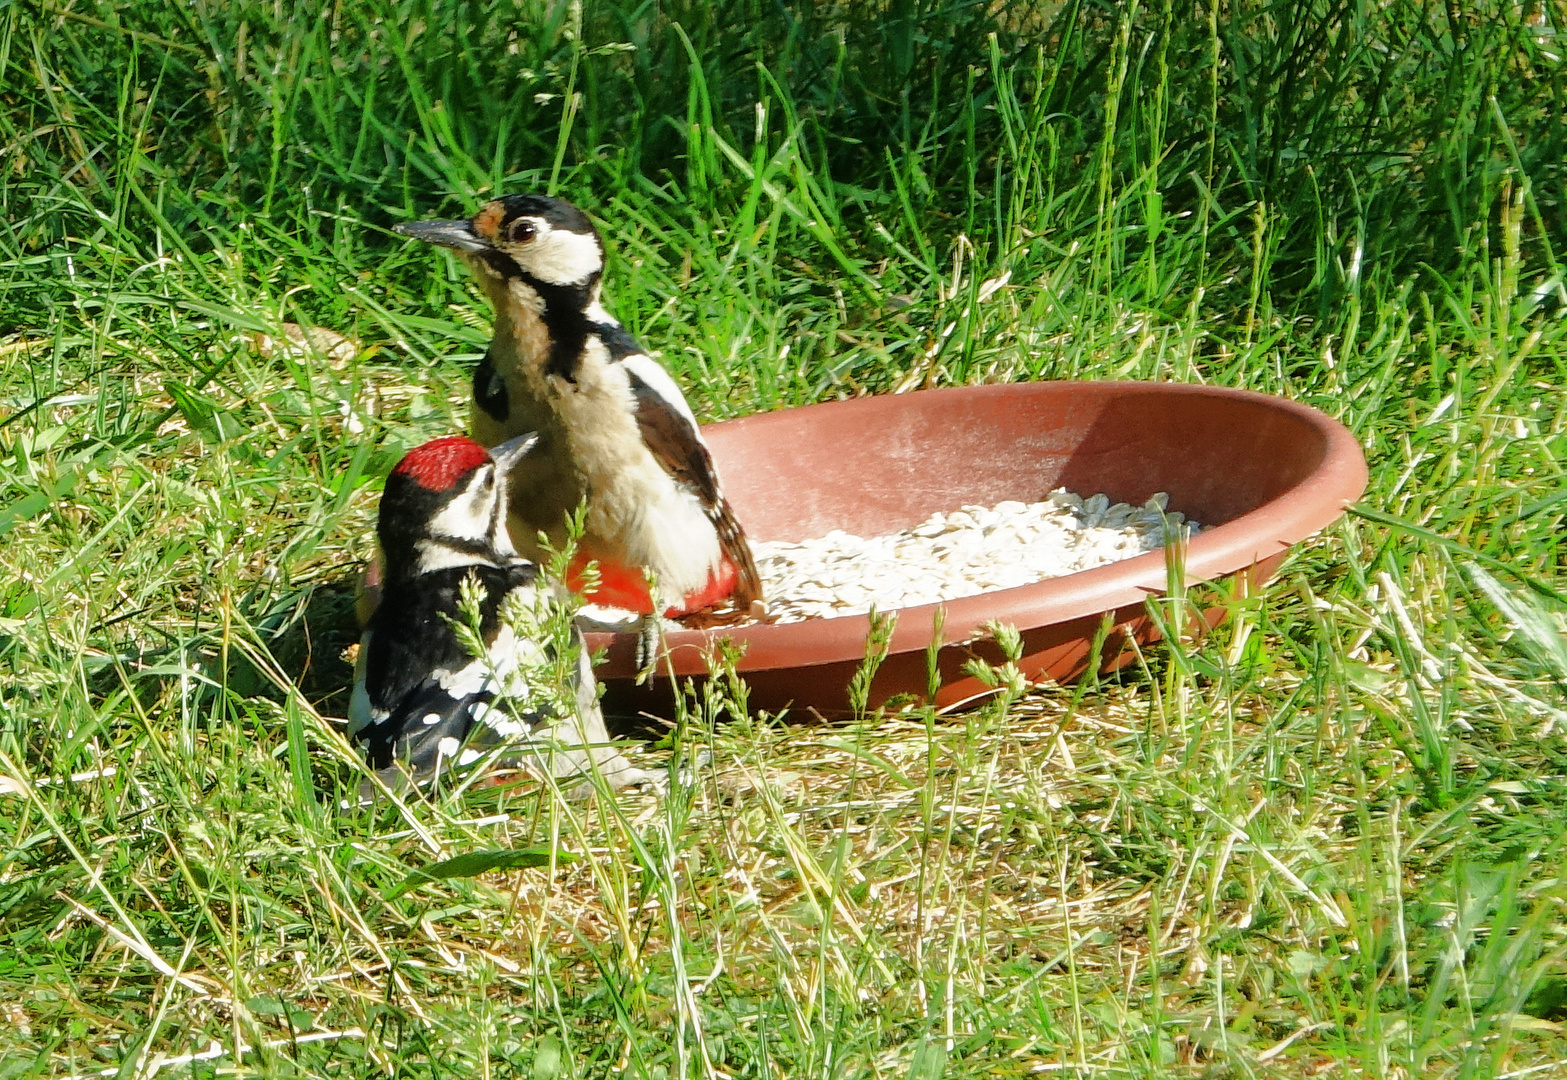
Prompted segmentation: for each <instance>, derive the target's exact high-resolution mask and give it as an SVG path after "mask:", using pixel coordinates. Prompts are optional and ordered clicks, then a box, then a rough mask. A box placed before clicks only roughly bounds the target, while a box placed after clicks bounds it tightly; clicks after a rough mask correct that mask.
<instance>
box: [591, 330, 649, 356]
mask: <svg viewBox="0 0 1567 1080" xmlns="http://www.w3.org/2000/svg"><path fill="white" fill-rule="evenodd" d="M593 332H594V333H595V334H597V335H598V336H599V340H600V341H602V342H603V343H604V348H606V349H608V350H609V358H610V359H611V360H624V359H625V358H626V357H628V356H632V355H635V354H636V353H639V352H641V351H642V346H640V345H638V344H637V339H636V338H634V337H632V336H631V333H630V331H628V330H627V329H626V328H625V327H624V326H621V325H620V324H619V323H594V324H593Z"/></svg>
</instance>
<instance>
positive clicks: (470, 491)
mask: <svg viewBox="0 0 1567 1080" xmlns="http://www.w3.org/2000/svg"><path fill="white" fill-rule="evenodd" d="M532 444H533V437H532V436H531V435H528V436H522V437H520V438H517V439H513V440H511V441H510V442H508V443H505V444H503V445H501V446H499V447H497V448H496V449H495V450H493V451H486V450H485V449H484V448H483V447H481V446H479V445H478V444H477V443H475V442H474V441H473V440H471V439H469V438H466V437H465V436H453V437H450V438H446V439H437V440H435V441H433V442H429V443H425V444H424V445H423V446H420V447H417V448H415V449H414V450H412V451H410V452H409V453H408V454H407V455H406V456H405V457H404V458H403V460H402V461H401V462H399V463H398V465H397V467H396V468H395V469H393V470H392V473H391V475H390V476H389V477H388V478H387V482H386V491H385V493H384V494H383V495H382V498H381V509H380V518H379V522H378V529H377V533H378V538H379V540H380V545H381V558H382V584H381V596H380V602H379V604H378V605H377V607H376V609H375V612H374V614H373V615H371V616H370V619H369V622H368V624H367V625H366V627H365V632H364V636H363V638H362V639H361V642H360V654H359V665H358V666H359V671H358V678H357V679H356V682H355V686H354V693H353V699H352V701H351V703H350V706H349V735H350V737H351V738H352V739H354V740H355V741H356V742H359V743H361V744H362V745H363V747H364V750H365V754H366V757H367V758H368V760H369V762H370V764H371V766H372V767H373V768H375V769H376V770H377V771H379V772H381V773H382V776H383V778H385V779H387V780H388V781H393V782H395V781H397V780H398V779H399V777H400V775H401V773H403V772H406V773H407V774H408V775H409V776H411V777H412V778H413V779H414V781H415V782H423V781H425V780H427V779H429V778H431V777H433V776H435V775H437V774H438V773H440V772H441V771H442V770H443V769H445V768H446V767H448V766H451V765H467V764H470V763H471V762H473V761H474V760H476V759H477V758H478V757H479V756H481V754H482V752H483V751H482V749H481V748H482V747H484V746H493V745H495V744H496V743H499V742H505V743H516V744H519V745H520V744H527V743H529V741H530V739H533V737H534V736H535V733H536V732H538V731H539V730H540V729H541V728H545V727H548V728H551V729H552V731H553V734H554V742H555V743H556V744H557V745H558V746H560V747H563V748H569V747H575V748H576V749H562V750H559V751H557V752H556V753H555V755H554V758H555V760H554V762H553V763H552V768H553V771H554V773H555V775H557V776H568V775H572V774H574V773H581V772H586V771H587V770H588V769H589V768H590V767H591V766H590V764H589V762H588V758H587V754H589V753H591V754H592V755H593V758H594V760H595V761H596V762H597V764H598V768H599V770H600V771H601V772H602V773H603V774H604V776H605V777H606V779H608V780H609V781H610V783H611V784H612V785H613V786H623V785H625V784H629V783H637V782H640V781H641V780H643V779H645V775H644V774H643V773H642V772H641V771H640V770H637V769H634V768H632V767H631V766H630V765H629V764H628V763H627V762H626V761H625V759H624V758H623V757H621V755H620V754H619V753H618V752H616V751H615V750H614V749H613V748H611V747H609V745H608V742H609V738H608V734H607V732H606V731H605V728H604V719H603V716H602V714H601V713H600V711H599V706H598V697H597V693H596V687H595V683H594V680H593V672H592V669H591V667H590V666H589V663H588V657H587V652H586V649H585V648H583V647H582V642H581V639H580V636H579V638H578V642H577V644H578V648H579V652H578V661H577V662H578V667H577V671H576V678H575V680H574V685H573V687H572V689H573V690H574V692H575V698H576V700H575V702H568V703H565V707H564V708H560V707H558V706H559V703H557V707H554V708H552V707H551V704H550V702H549V700H548V696H547V694H545V693H544V688H543V687H541V686H535V685H531V684H530V681H536V680H537V678H538V675H539V674H540V672H541V670H542V669H543V668H544V666H545V665H546V664H547V663H548V661H549V655H548V654H547V653H546V651H545V648H544V647H543V646H541V645H540V644H539V643H537V642H535V641H533V640H531V639H529V638H527V637H525V636H520V635H519V634H518V633H517V632H516V630H515V629H514V628H513V626H512V625H510V624H509V623H508V622H507V621H506V620H505V619H504V618H503V615H502V613H503V609H504V608H506V607H507V606H508V601H510V602H511V603H512V604H514V605H515V604H517V603H518V602H520V603H521V605H522V606H523V607H524V608H526V609H530V610H531V609H533V607H534V604H535V603H536V602H537V600H538V599H539V596H538V593H539V591H540V590H541V589H544V588H546V587H547V586H546V585H545V583H543V582H541V581H540V580H539V571H538V567H537V566H536V565H535V564H533V563H531V562H529V561H527V560H526V559H523V558H522V557H521V556H519V555H518V554H517V551H516V549H515V548H514V547H513V546H512V543H511V539H510V537H509V535H508V533H507V529H506V507H507V502H508V500H507V483H506V478H505V477H506V471H507V469H508V468H509V467H510V466H511V465H513V464H514V463H515V462H516V461H517V460H518V459H520V458H521V457H523V456H524V455H525V454H526V453H527V452H528V450H529V449H530V448H531V446H532ZM469 581H471V582H472V583H473V586H477V588H478V589H479V590H480V592H481V594H482V596H481V598H480V599H479V602H478V612H479V627H478V629H479V637H480V639H481V640H482V642H483V645H484V655H483V656H475V655H473V653H472V652H471V651H470V650H469V648H468V645H467V644H466V643H465V642H464V640H463V636H462V635H461V634H460V633H459V631H458V625H466V619H465V616H464V614H463V612H462V599H463V590H464V584H465V582H469ZM471 587H472V586H470V588H471ZM583 747H594V749H591V750H584V749H583Z"/></svg>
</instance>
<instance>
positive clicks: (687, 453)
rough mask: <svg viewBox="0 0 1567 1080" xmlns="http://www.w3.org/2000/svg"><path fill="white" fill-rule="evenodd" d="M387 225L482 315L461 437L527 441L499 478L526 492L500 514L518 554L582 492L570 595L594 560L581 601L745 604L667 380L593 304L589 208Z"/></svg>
mask: <svg viewBox="0 0 1567 1080" xmlns="http://www.w3.org/2000/svg"><path fill="white" fill-rule="evenodd" d="M397 231H398V232H400V233H402V234H403V235H405V236H411V237H415V238H417V239H419V240H424V241H427V242H429V243H432V244H439V245H441V246H443V247H448V248H452V249H453V250H455V251H456V252H457V254H458V256H459V257H460V258H461V259H462V260H463V262H464V263H466V264H467V265H468V267H469V269H470V270H471V271H472V272H473V274H474V276H475V277H476V278H477V279H478V281H479V284H480V286H481V287H482V288H483V289H484V291H485V294H486V295H487V296H488V297H489V299H490V303H491V304H492V305H493V306H494V308H495V337H494V340H492V341H491V342H490V348H489V352H488V353H487V354H486V355H485V357H484V359H483V360H482V361H481V362H480V363H479V366H478V368H477V369H476V370H475V371H474V378H473V401H474V409H473V425H472V430H473V436H474V438H475V439H477V440H478V441H479V442H481V443H483V444H485V445H486V446H489V445H494V444H496V443H499V442H501V441H502V440H504V439H508V438H511V437H513V436H515V435H517V434H519V433H520V432H524V431H536V432H537V433H538V435H539V446H538V449H537V450H536V451H535V452H534V453H531V454H529V455H527V456H526V457H525V458H523V459H522V460H521V461H520V462H519V463H518V464H517V465H515V466H514V467H513V469H512V474H511V475H512V481H513V484H514V485H515V486H516V487H517V488H518V490H526V491H527V492H528V493H529V498H528V499H527V501H526V502H523V503H519V504H517V505H514V506H513V508H512V515H511V534H512V539H513V540H514V541H515V543H516V544H517V547H518V548H519V549H520V550H521V551H522V552H524V553H525V554H528V555H531V556H532V557H534V558H539V557H540V556H541V553H540V552H539V549H538V543H537V539H536V538H537V534H538V533H539V532H541V531H542V532H543V533H545V534H546V535H547V536H548V537H549V538H550V540H551V542H552V543H555V544H559V543H560V542H561V541H562V540H564V538H565V531H566V530H565V519H566V515H567V514H568V513H569V512H570V511H572V510H575V509H576V507H577V506H578V504H579V503H580V502H582V500H584V499H586V501H587V521H586V527H585V531H584V535H583V537H582V539H581V541H580V545H579V550H578V554H577V560H576V562H575V563H574V564H573V567H572V573H571V575H570V576H569V577H568V583H569V584H571V585H572V586H573V587H574V588H578V589H579V590H580V588H581V585H582V582H581V576H580V575H581V572H582V569H583V567H584V566H585V564H586V563H587V562H588V561H589V560H596V561H597V562H598V565H599V579H600V580H599V584H598V587H597V588H596V589H595V590H593V591H592V592H590V593H588V598H589V599H591V600H594V601H595V602H598V603H603V604H608V605H611V606H613V607H618V608H622V609H625V610H629V611H634V612H637V613H639V614H642V615H651V614H652V613H653V612H655V611H662V612H664V613H665V614H666V615H670V616H678V615H684V614H689V613H692V612H696V611H700V610H703V609H706V608H710V607H713V606H715V605H718V604H720V603H721V602H723V601H724V600H726V599H729V600H732V601H733V603H734V606H735V608H736V609H738V610H739V611H740V612H748V611H749V610H750V608H751V605H752V602H753V601H756V600H759V599H761V595H762V586H761V579H760V578H759V576H758V575H757V572H756V563H755V562H754V561H753V560H752V557H751V548H750V545H749V544H747V543H746V539H745V532H744V530H742V529H741V527H740V523H739V522H738V521H736V520H735V516H734V512H733V511H732V510H731V509H730V506H729V503H728V501H727V500H726V499H725V498H724V495H723V491H722V489H721V488H720V487H719V483H718V472H717V470H716V469H715V468H714V466H713V458H712V455H711V454H710V453H709V452H708V448H707V444H706V443H705V442H703V440H702V436H701V433H700V432H699V431H698V429H697V424H696V417H695V416H694V415H692V412H691V407H690V406H689V405H687V404H686V399H685V397H684V395H682V394H681V392H680V388H679V387H678V386H677V385H675V381H674V380H673V379H672V378H670V376H669V373H668V372H666V371H665V370H664V369H663V368H662V367H661V366H660V365H659V364H658V362H657V361H655V360H654V359H653V358H652V357H650V356H648V355H647V353H645V352H643V351H642V348H641V346H639V345H638V344H637V342H636V340H635V339H634V338H633V337H632V336H631V335H630V334H629V333H628V332H627V331H626V329H625V328H624V327H623V326H621V325H620V323H619V322H617V321H616V320H615V318H614V317H613V316H612V315H610V314H609V312H608V311H606V310H604V307H603V304H602V303H601V297H600V289H599V286H600V281H601V279H602V276H603V270H604V246H603V243H602V242H601V241H600V239H599V235H598V231H597V230H596V229H595V228H594V227H593V224H592V223H591V222H590V221H589V220H588V218H587V216H586V215H585V214H583V213H582V211H581V210H579V209H577V208H576V207H575V206H573V205H571V204H570V203H568V202H565V201H564V200H561V199H554V198H548V197H545V196H542V195H508V196H506V197H504V198H500V199H496V200H494V201H492V202H489V203H486V204H485V206H484V207H483V208H482V209H481V210H480V211H479V212H478V213H477V214H475V215H474V216H473V217H472V218H470V219H468V220H467V221H419V222H412V223H409V224H403V225H399V226H397ZM649 574H651V575H652V578H653V581H654V582H655V583H656V585H655V587H656V590H657V593H658V595H657V596H656V597H655V596H654V595H653V594H652V592H651V591H650V589H649V586H648V577H649ZM645 625H646V624H645Z"/></svg>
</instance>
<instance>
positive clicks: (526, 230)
mask: <svg viewBox="0 0 1567 1080" xmlns="http://www.w3.org/2000/svg"><path fill="white" fill-rule="evenodd" d="M538 231H539V230H538V228H537V227H536V226H535V225H534V224H533V222H531V221H514V222H512V223H511V242H512V243H514V244H526V243H527V242H528V241H529V240H532V239H533V237H534V236H535V234H537V233H538Z"/></svg>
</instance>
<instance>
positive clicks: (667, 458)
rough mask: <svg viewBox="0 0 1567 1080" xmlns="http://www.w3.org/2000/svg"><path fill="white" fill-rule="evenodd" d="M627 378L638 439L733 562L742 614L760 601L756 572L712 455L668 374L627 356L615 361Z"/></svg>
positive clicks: (638, 356)
mask: <svg viewBox="0 0 1567 1080" xmlns="http://www.w3.org/2000/svg"><path fill="white" fill-rule="evenodd" d="M621 363H622V365H623V366H624V367H625V370H626V374H627V375H628V376H629V377H630V380H631V393H632V396H633V399H634V401H635V402H636V409H637V427H638V429H639V430H640V431H641V433H642V441H643V442H644V443H646V444H647V448H648V449H649V450H651V451H652V453H653V457H654V458H656V459H657V460H658V463H659V464H660V465H662V466H663V467H664V471H665V472H667V473H669V475H670V476H672V477H674V478H675V479H676V480H678V481H679V482H680V483H682V484H684V485H685V486H686V487H688V488H690V489H691V490H692V491H693V492H695V493H696V496H697V498H698V499H700V500H701V503H702V509H703V510H704V511H706V513H707V517H708V520H709V521H711V522H712V523H713V529H714V530H715V531H716V532H717V533H718V543H719V547H720V548H722V549H723V552H724V555H725V556H727V557H728V559H729V561H730V562H732V563H734V565H735V570H736V571H737V574H738V578H737V580H736V583H735V591H734V600H735V605H736V606H737V607H739V608H741V609H742V610H743V609H745V608H748V607H750V605H751V602H752V601H753V600H760V599H761V597H762V579H761V575H759V574H758V573H757V570H756V562H755V560H754V559H753V558H752V557H751V545H750V544H749V543H747V542H746V538H745V530H744V529H742V528H741V527H740V522H739V521H737V520H735V515H734V511H733V510H732V509H730V506H729V500H727V499H725V498H724V494H723V492H722V491H721V490H720V489H719V487H718V470H717V469H715V468H714V466H713V455H712V453H711V452H709V451H708V449H707V443H705V442H703V441H702V435H701V432H700V431H699V430H698V428H697V423H696V416H695V415H693V414H692V412H691V407H690V406H689V405H687V404H686V399H685V395H683V394H681V392H680V387H678V386H677V385H675V380H674V379H672V378H670V376H669V372H667V371H665V370H664V369H663V367H661V366H660V365H659V363H658V361H656V360H654V359H653V358H652V357H650V356H648V355H646V354H645V353H631V354H629V355H627V356H625V357H623V358H622V359H621Z"/></svg>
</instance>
